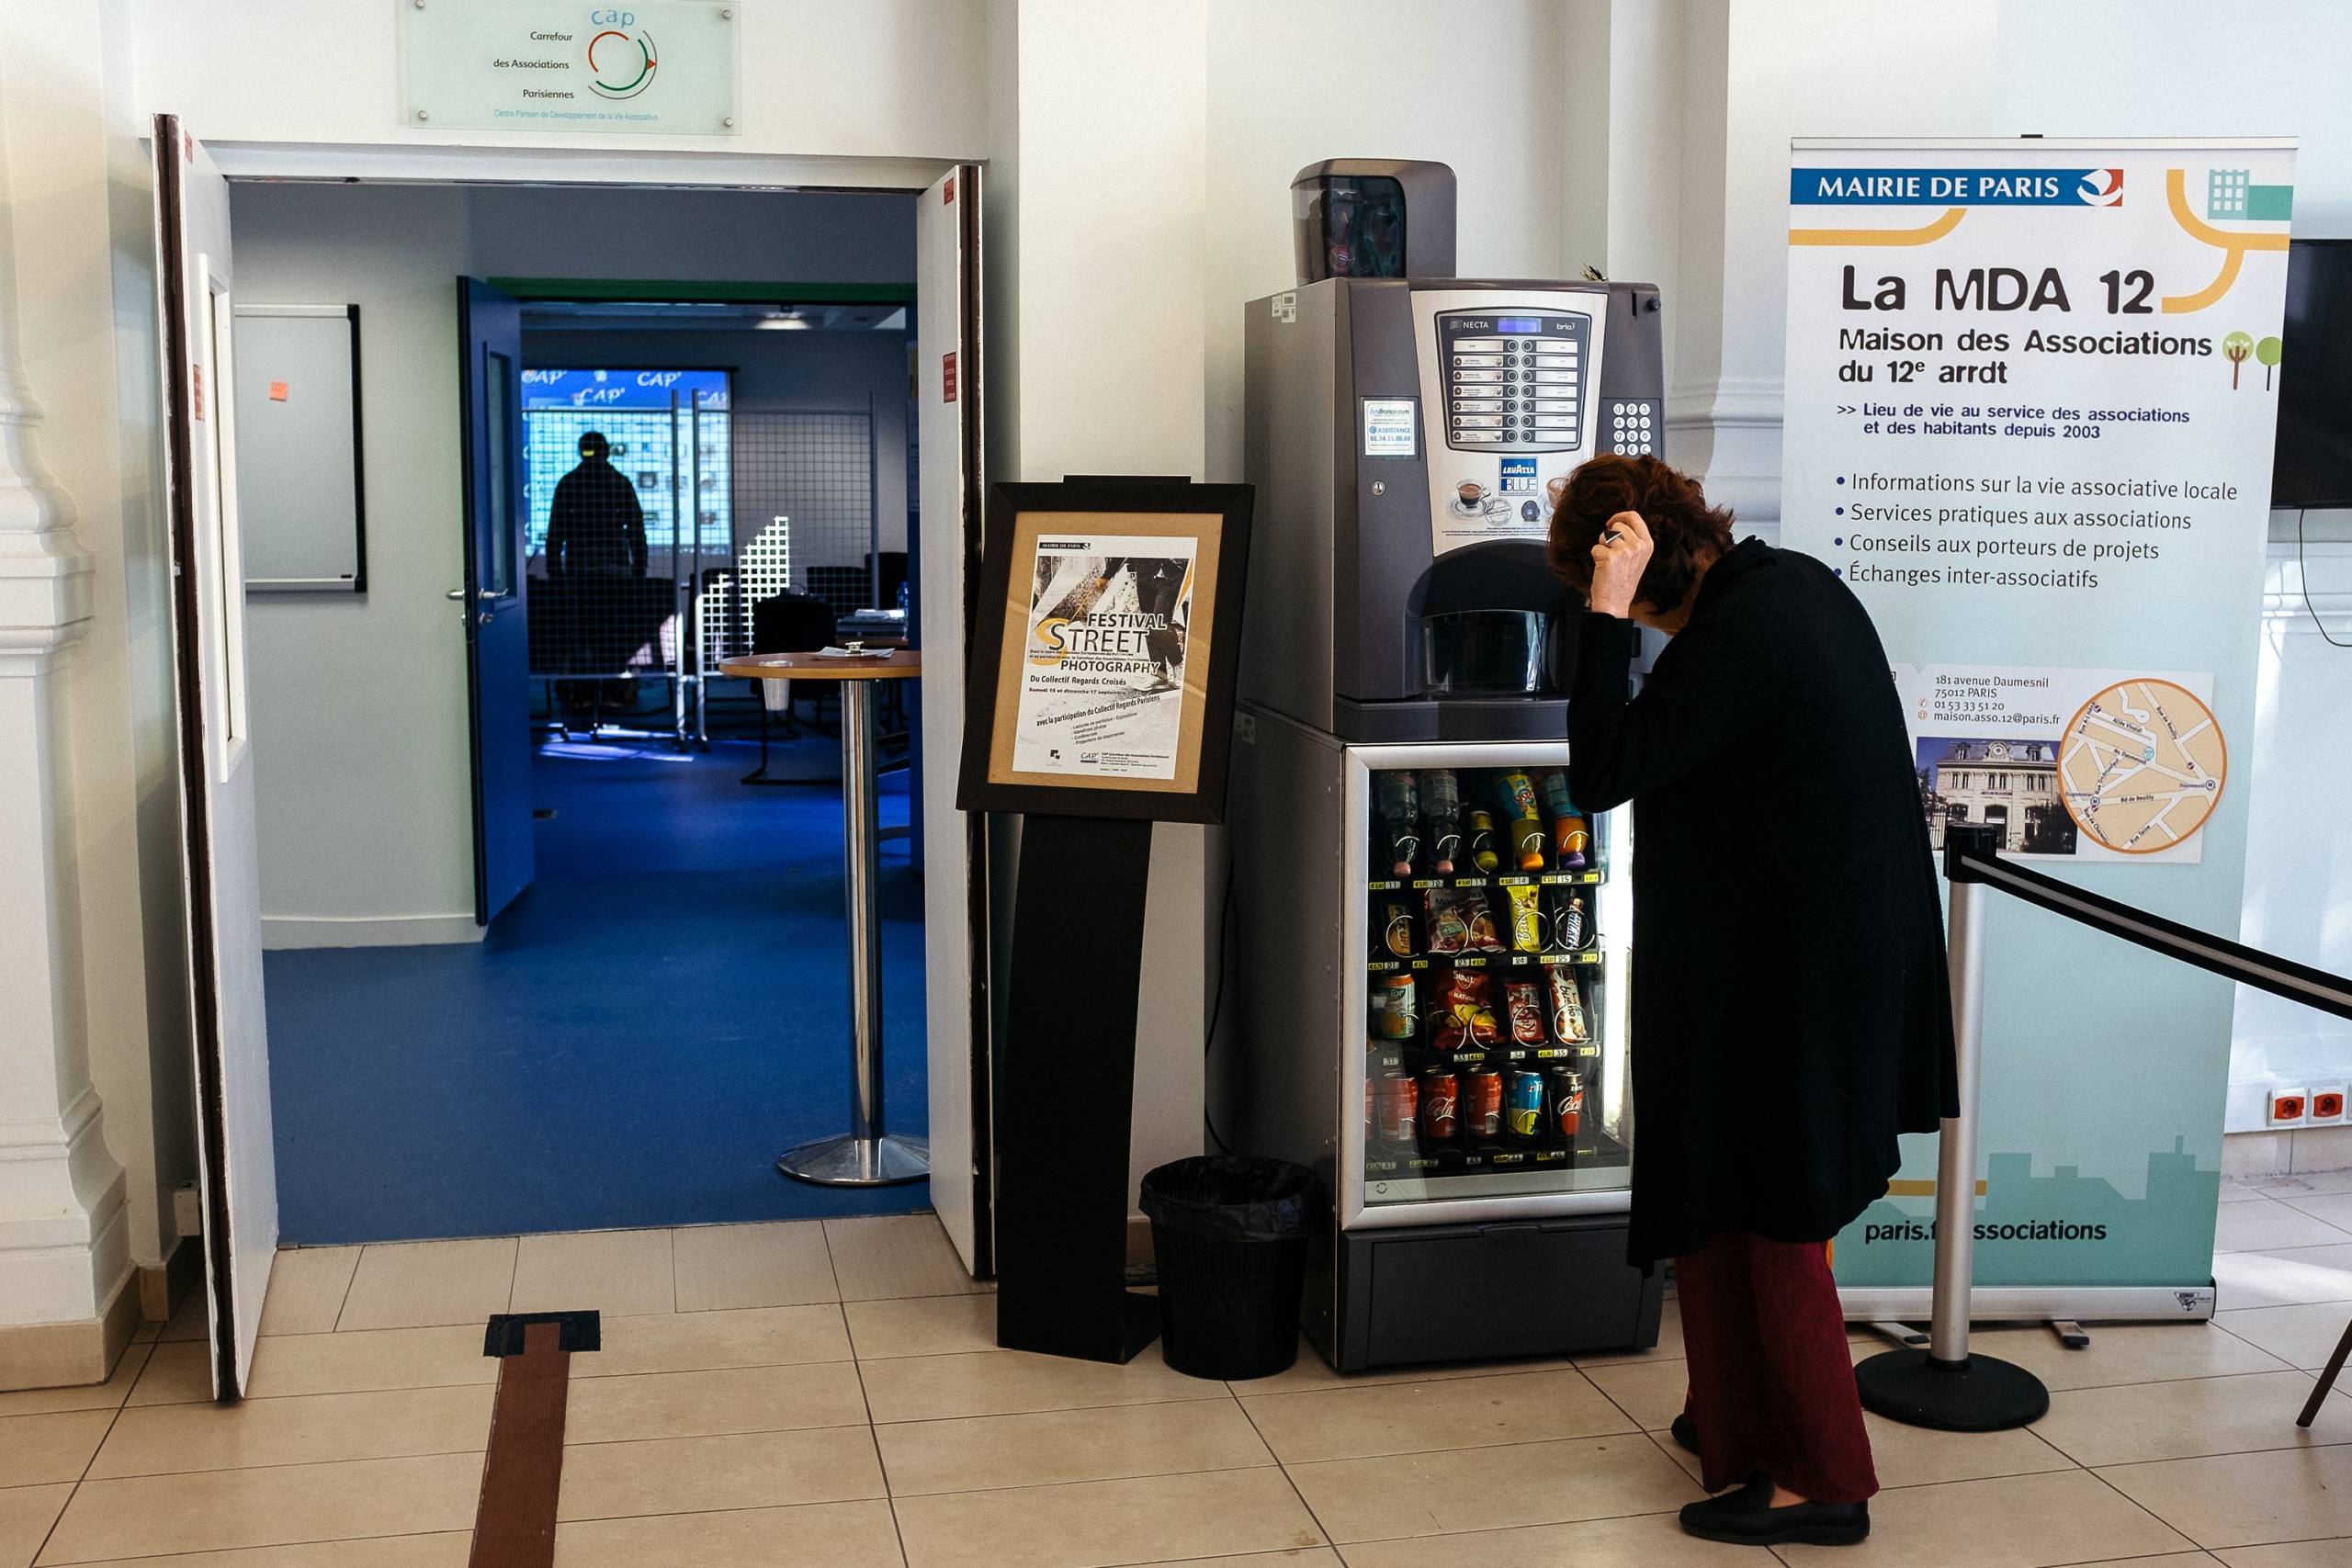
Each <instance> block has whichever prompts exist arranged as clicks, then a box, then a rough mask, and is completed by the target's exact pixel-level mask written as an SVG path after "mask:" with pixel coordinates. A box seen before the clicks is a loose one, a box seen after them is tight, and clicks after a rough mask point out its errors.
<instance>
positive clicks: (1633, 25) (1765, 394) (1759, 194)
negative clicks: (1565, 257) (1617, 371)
mask: <svg viewBox="0 0 2352 1568" xmlns="http://www.w3.org/2000/svg"><path fill="white" fill-rule="evenodd" d="M1576 12H1577V15H1579V16H1580V17H1584V18H1585V19H1586V24H1587V36H1590V35H1591V34H1592V33H1594V32H1597V31H1598V29H1599V26H1600V23H1601V21H1603V20H1604V19H1605V22H1606V26H1607V39H1608V45H1609V84H1608V93H1607V104H1606V124H1605V126H1599V125H1595V124H1593V123H1591V122H1592V120H1593V119H1594V118H1595V117H1593V116H1591V115H1589V114H1588V115H1587V116H1586V118H1585V123H1584V124H1583V126H1582V130H1581V134H1582V136H1583V138H1584V140H1583V141H1582V143H1581V145H1580V148H1579V149H1577V150H1575V151H1576V152H1577V159H1578V161H1577V162H1575V163H1572V168H1577V169H1579V170H1580V171H1581V172H1582V173H1584V175H1585V177H1586V181H1587V183H1588V185H1589V182H1590V179H1591V177H1592V175H1593V173H1594V172H1595V171H1598V170H1600V169H1602V168H1605V170H1606V183H1605V187H1604V191H1603V197H1602V200H1601V202H1600V204H1599V206H1600V213H1599V215H1598V220H1599V223H1600V225H1601V226H1602V227H1603V228H1604V229H1605V233H1606V249H1607V252H1608V255H1609V264H1608V271H1609V273H1610V275H1611V276H1615V277H1626V278H1634V277H1639V278H1645V279H1647V280H1650V281H1653V282H1656V283H1657V284H1658V285H1659V287H1660V288H1662V289H1663V290H1664V293H1665V300H1666V342H1667V367H1666V379H1667V406H1666V423H1667V457H1668V459H1669V460H1670V461H1672V462H1673V463H1674V464H1675V465H1676V466H1677V467H1678V468H1687V469H1690V470H1691V472H1693V473H1695V474H1697V475H1698V476H1699V477H1700V479H1702V480H1703V481H1704V482H1705V484H1706V487H1707V494H1708V497H1709V499H1710V500H1713V501H1715V502H1720V503H1722V504H1724V505H1728V506H1730V507H1731V508H1732V509H1733V510H1734V511H1735V512H1736V513H1738V516H1739V522H1740V525H1741V528H1742V531H1743V532H1748V531H1756V532H1761V533H1763V534H1764V535H1765V536H1767V537H1768V538H1769V537H1777V536H1778V533H1779V527H1780V520H1781V365H1782V360H1783V344H1784V340H1785V337H1786V329H1785V316H1786V310H1787V305H1786V299H1785V296H1786V294H1787V289H1788V234H1787V230H1788V152H1789V141H1790V139H1791V138H1792V137H1798V136H1962V135H1984V134H1986V133H1988V132H1989V131H1990V130H1992V129H1993V85H1994V72H1995V64H1996V58H1995V53H1996V51H1995V42H1996V30H1997V25H1998V12H1997V9H1996V7H1994V6H1982V5H1962V6H1955V5H1951V4H1949V0H1869V3H1865V0H1775V3H1774V4H1772V5H1769V6H1764V5H1742V4H1736V0H1674V3H1673V4H1657V3H1654V0H1577V6H1576ZM1577 130H1578V128H1577V126H1576V125H1573V124H1572V126H1571V131H1572V133H1576V132H1577ZM1594 136H1602V137H1605V139H1606V148H1605V152H1603V151H1600V150H1597V149H1595V148H1594V147H1593V146H1592V145H1591V141H1590V139H1591V138H1592V137H1594ZM1593 222H1594V215H1592V214H1590V213H1587V214H1585V215H1584V216H1583V217H1582V219H1581V220H1580V221H1578V222H1577V223H1574V224H1572V226H1571V230H1570V233H1569V236H1568V237H1569V239H1570V240H1571V241H1572V242H1580V243H1581V244H1582V247H1583V248H1585V249H1591V248H1593V247H1594V245H1595V243H1596V240H1595V237H1594V235H1593V233H1592V232H1591V230H1592V227H1593ZM1570 259H1571V260H1580V259H1583V258H1570Z"/></svg>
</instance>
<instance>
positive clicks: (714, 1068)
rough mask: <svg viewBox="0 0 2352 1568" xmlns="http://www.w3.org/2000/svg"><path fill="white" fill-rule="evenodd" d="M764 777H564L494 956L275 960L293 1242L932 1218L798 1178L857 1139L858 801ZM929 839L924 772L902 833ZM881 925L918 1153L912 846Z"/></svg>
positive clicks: (463, 951)
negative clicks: (852, 994)
mask: <svg viewBox="0 0 2352 1568" xmlns="http://www.w3.org/2000/svg"><path fill="white" fill-rule="evenodd" d="M800 745H801V746H802V747H803V748H818V749H821V751H822V753H823V755H831V754H832V749H831V744H830V743H829V742H825V741H821V740H810V741H804V742H801V743H800ZM781 750H782V749H780V751H781ZM752 755H753V754H752V753H751V752H748V751H747V750H745V749H744V748H742V747H741V746H740V745H721V746H719V747H718V748H717V749H716V750H714V751H713V752H712V753H711V754H709V755H707V756H697V757H695V758H693V759H692V760H690V761H678V760H674V759H673V754H672V753H670V752H669V751H668V750H667V748H666V747H661V746H650V747H649V748H648V749H647V750H644V751H643V752H641V753H638V752H632V751H631V750H629V749H628V748H627V747H625V746H609V745H608V746H580V745H573V746H560V747H557V748H555V749H553V750H552V751H543V752H542V753H541V754H540V756H539V759H538V762H537V791H538V804H539V806H540V807H542V808H545V807H553V808H554V810H555V813H556V815H555V816H554V817H553V818H550V819H548V820H543V821H541V822H540V823H539V824H538V826H537V833H538V877H537V882H536V883H535V884H534V885H533V886H531V887H530V888H529V889H528V890H527V891H526V892H525V893H524V895H523V896H522V897H520V898H519V899H517V900H516V901H515V904H514V906H513V907H512V908H509V909H508V910H507V911H506V912H505V913H504V914H503V915H502V916H501V917H500V918H499V919H498V920H497V922H496V923H495V924H494V925H493V926H492V929H491V931H490V933H489V936H488V939H487V940H486V941H485V942H482V943H481V944H480V945H464V946H446V947H388V948H346V949H316V950H308V951H291V952H280V953H270V954H269V955H268V959H267V976H268V991H269V1043H270V1086H271V1092H272V1109H273V1112H274V1114H275V1118H276V1122H277V1193H278V1216H279V1226H280V1230H281V1235H282V1236H283V1238H284V1240H285V1241H286V1242H288V1244H295V1243H300V1244H307V1245H319V1244H324V1243H332V1242H356V1241H390V1240H404V1239H412V1238H417V1237H427V1236H461V1235H509V1234H513V1233H515V1232H524V1231H552V1230H588V1229H597V1228H604V1227H609V1226H627V1225H674V1224H699V1223H705V1222H716V1221H741V1220H772V1219H798V1218H809V1217H815V1216H823V1215H837V1214H870V1213H904V1212H907V1211H910V1210H913V1209H919V1208H922V1207H925V1206H927V1205H928V1203H929V1201H930V1198H929V1194H930V1190H929V1188H928V1186H927V1185H926V1184H923V1183H920V1182H918V1183H914V1184H912V1185H910V1186H906V1187H897V1188H884V1189H878V1190H868V1191H863V1192H857V1191H844V1190H837V1189H825V1188H817V1187H809V1186H806V1185H803V1184H802V1183H799V1182H796V1181H790V1180H787V1179H785V1178H784V1177H782V1176H779V1175H778V1174H776V1171H775V1167H774V1163H773V1162H774V1161H775V1156H777V1155H778V1154H779V1153H781V1152H782V1151H783V1150H784V1149H786V1147H788V1146H790V1145H794V1144H797V1143H800V1142H802V1141H804V1140H806V1139H809V1138H811V1137H817V1136H821V1135H824V1134H831V1133H838V1132H842V1131H845V1130H846V1129H847V1126H848V1115H849V1044H848V1041H849V998H848V979H847V975H848V960H847V936H846V934H845V931H844V929H843V914H842V842H841V795H840V791H839V789H838V787H837V786H825V785H799V786H790V787H777V788H765V789H762V788H749V787H745V786H743V785H741V784H738V783H737V782H736V781H737V779H738V778H739V777H740V776H741V774H742V773H744V772H745V771H746V770H747V769H748V768H749V767H750V766H751V765H752ZM782 760H783V758H782V757H781V756H780V757H779V761H782ZM822 760H823V759H822V756H816V757H811V758H801V759H798V761H801V762H802V763H803V764H804V765H805V764H807V763H809V762H810V761H820V762H821V761H822ZM906 819H907V775H906V773H905V772H904V771H903V770H900V771H899V772H895V773H887V774H885V775H884V777H883V780H882V820H883V823H884V825H885V826H886V827H887V826H889V825H892V824H903V823H904V822H905V821H906ZM881 901H882V911H883V917H884V924H883V935H882V950H883V952H882V964H883V976H884V981H885V997H884V1002H883V1019H884V1029H885V1038H886V1041H887V1051H886V1053H885V1056H884V1061H885V1065H886V1069H887V1074H888V1082H887V1085H886V1088H885V1105H886V1109H887V1111H888V1125H889V1126H890V1127H891V1128H892V1129H893V1130H895V1131H899V1132H906V1133H916V1134H920V1133H922V1131H923V1129H924V1125H925V1120H926V1118H925V1114H924V1112H925V1107H924V1077H923V974H922V883H921V880H920V879H919V878H918V877H917V875H916V874H915V873H914V872H913V870H912V869H911V868H910V860H909V855H908V849H907V840H904V839H903V838H900V839H893V840H886V841H885V843H884V844H883V847H882V892H881Z"/></svg>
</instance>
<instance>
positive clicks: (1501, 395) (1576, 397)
mask: <svg viewBox="0 0 2352 1568" xmlns="http://www.w3.org/2000/svg"><path fill="white" fill-rule="evenodd" d="M1588 320H1589V318H1586V317H1583V316H1577V315H1566V314H1556V313H1555V314H1549V315H1533V314H1528V313H1521V314H1513V313H1510V312H1508V311H1498V312H1497V313H1496V314H1494V315H1491V316H1490V315H1485V314H1478V315H1472V314H1469V313H1467V312H1463V313H1458V314H1452V315H1444V316H1441V317H1439V318H1438V322H1439V326H1438V336H1439V340H1440V342H1441V344H1442V352H1443V354H1444V356H1445V396H1446V434H1447V445H1449V446H1453V447H1454V448H1455V449H1456V450H1474V451H1491V452H1556V451H1560V450H1563V449H1567V448H1573V447H1575V446H1577V445H1579V444H1580V439H1581V436H1582V433H1583V429H1584V371H1585V346H1584V345H1585V332H1586V327H1587V323H1588Z"/></svg>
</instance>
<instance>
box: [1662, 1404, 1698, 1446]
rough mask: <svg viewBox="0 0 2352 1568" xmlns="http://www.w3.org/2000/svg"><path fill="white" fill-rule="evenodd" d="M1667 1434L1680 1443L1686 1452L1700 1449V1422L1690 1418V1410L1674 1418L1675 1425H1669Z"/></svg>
mask: <svg viewBox="0 0 2352 1568" xmlns="http://www.w3.org/2000/svg"><path fill="white" fill-rule="evenodd" d="M1666 1435H1667V1436H1668V1437H1669V1438H1673V1439H1674V1440H1675V1441H1676V1442H1677V1443H1679V1444H1680V1445H1681V1447H1682V1450H1683V1451H1684V1452H1685V1453H1694V1454H1695V1453H1697V1452H1698V1451H1699V1423H1697V1422H1696V1421H1693V1420H1691V1413H1690V1412H1689V1411H1687V1410H1686V1411H1684V1412H1683V1413H1682V1414H1681V1415H1679V1416H1676V1417H1675V1418H1674V1422H1673V1425H1671V1426H1669V1427H1667V1429H1666Z"/></svg>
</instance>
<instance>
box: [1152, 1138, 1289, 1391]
mask: <svg viewBox="0 0 2352 1568" xmlns="http://www.w3.org/2000/svg"><path fill="white" fill-rule="evenodd" d="M1142 1207H1143V1212H1144V1213H1146V1214H1148V1215H1149V1216H1150V1218H1151V1246H1152V1251H1153V1253H1154V1255H1155V1256H1156V1257H1157V1258H1158V1259H1159V1343H1160V1354H1161V1355H1163V1356H1164V1357H1166V1358H1167V1360H1168V1364H1169V1365H1170V1366H1171V1367H1173V1368H1175V1369H1176V1370H1177V1371H1180V1372H1186V1373H1189V1374H1191V1375H1192V1376H1193V1377H1196V1378H1227V1379H1238V1378H1262V1377H1267V1376H1270V1375H1272V1373H1275V1372H1278V1371H1282V1370H1283V1368H1284V1367H1287V1366H1289V1365H1290V1364H1291V1362H1292V1361H1294V1360H1295V1359H1297V1357H1298V1298H1299V1292H1300V1290H1301V1289H1302V1288H1303V1287H1304V1285H1305V1283H1306V1251H1307V1247H1308V1245H1309V1241H1310V1238H1311V1237H1312V1236H1313V1235H1314V1228H1315V1225H1316V1224H1317V1222H1318V1221H1319V1220H1320V1218H1321V1216H1322V1213H1323V1194H1322V1190H1321V1189H1319V1188H1318V1187H1317V1185H1316V1181H1315V1174H1314V1172H1312V1171H1310V1170H1308V1169H1307V1168H1306V1167H1304V1166H1297V1165H1292V1164H1290V1163H1288V1162H1287V1161H1284V1160H1278V1159H1238V1158H1233V1157H1229V1156H1194V1157H1193V1158H1191V1159H1180V1160H1175V1161H1173V1162H1171V1163H1170V1164H1168V1165H1163V1166H1161V1167H1159V1168H1158V1169H1156V1170H1153V1171H1152V1172H1151V1173H1150V1174H1148V1175H1147V1176H1146V1177H1145V1178H1144V1179H1143V1198H1142Z"/></svg>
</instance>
